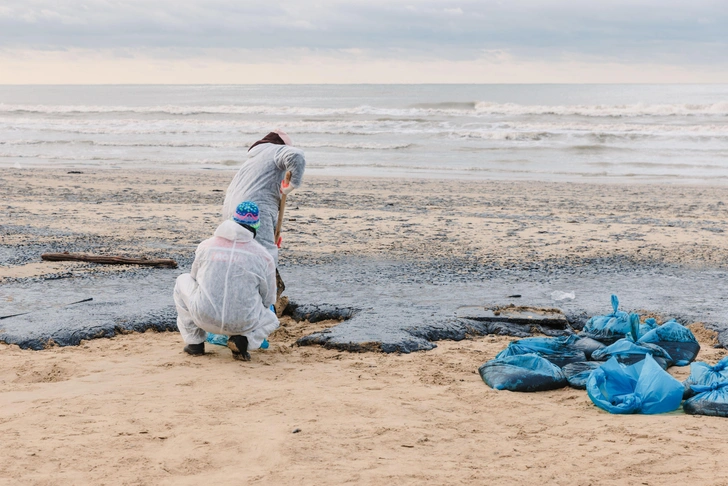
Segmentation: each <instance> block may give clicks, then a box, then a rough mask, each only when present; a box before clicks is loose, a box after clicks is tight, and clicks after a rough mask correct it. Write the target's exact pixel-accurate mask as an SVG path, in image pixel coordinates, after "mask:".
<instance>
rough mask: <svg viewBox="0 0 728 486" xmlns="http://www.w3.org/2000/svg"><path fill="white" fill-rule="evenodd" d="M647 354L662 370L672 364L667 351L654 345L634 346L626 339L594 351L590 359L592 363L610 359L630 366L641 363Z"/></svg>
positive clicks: (634, 344)
mask: <svg viewBox="0 0 728 486" xmlns="http://www.w3.org/2000/svg"><path fill="white" fill-rule="evenodd" d="M648 354H649V355H652V357H653V358H654V359H655V361H656V362H657V364H659V365H660V368H662V369H663V370H666V369H667V368H668V366H670V365H671V364H672V358H671V357H670V355H669V354H668V353H667V351H665V350H664V349H662V348H661V347H659V346H657V345H656V344H651V343H644V344H636V343H634V342H632V340H630V339H628V338H623V339H620V340H619V341H617V342H616V343H614V344H610V345H609V346H607V347H605V348H603V349H599V350H597V351H594V353H592V359H593V360H594V361H606V360H608V359H610V358H616V359H617V361H619V362H620V363H622V364H626V365H630V364H634V363H637V362H638V361H642V360H643V359H645V356H647V355H648Z"/></svg>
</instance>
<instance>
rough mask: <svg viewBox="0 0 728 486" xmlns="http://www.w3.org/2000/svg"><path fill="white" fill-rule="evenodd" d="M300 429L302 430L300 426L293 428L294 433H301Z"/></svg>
mask: <svg viewBox="0 0 728 486" xmlns="http://www.w3.org/2000/svg"><path fill="white" fill-rule="evenodd" d="M300 431H301V429H299V428H295V429H293V433H294V434H297V433H299V432H300Z"/></svg>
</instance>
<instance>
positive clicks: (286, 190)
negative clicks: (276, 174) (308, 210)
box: [280, 179, 294, 196]
mask: <svg viewBox="0 0 728 486" xmlns="http://www.w3.org/2000/svg"><path fill="white" fill-rule="evenodd" d="M293 189H294V188H293V186H292V185H291V183H290V182H286V180H285V179H283V180H282V181H281V189H280V191H281V195H282V196H287V195H289V194H290V193H291V191H293Z"/></svg>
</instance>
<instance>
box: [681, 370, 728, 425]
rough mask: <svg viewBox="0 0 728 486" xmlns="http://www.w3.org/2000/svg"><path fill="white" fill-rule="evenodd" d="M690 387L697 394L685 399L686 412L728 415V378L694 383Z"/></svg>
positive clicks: (719, 415) (684, 408) (717, 415)
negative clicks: (714, 381) (706, 382)
mask: <svg viewBox="0 0 728 486" xmlns="http://www.w3.org/2000/svg"><path fill="white" fill-rule="evenodd" d="M690 388H692V390H693V392H694V393H695V394H696V395H695V396H694V397H692V398H689V399H687V400H685V404H684V405H683V410H685V413H689V414H691V415H712V416H714V417H728V378H725V379H724V381H721V382H716V383H712V384H710V385H693V386H691V387H690Z"/></svg>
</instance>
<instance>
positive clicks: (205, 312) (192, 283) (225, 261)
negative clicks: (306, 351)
mask: <svg viewBox="0 0 728 486" xmlns="http://www.w3.org/2000/svg"><path fill="white" fill-rule="evenodd" d="M259 227H260V218H259V211H258V206H257V205H256V204H255V203H253V202H250V201H245V202H243V203H241V204H239V205H238V206H237V208H236V210H235V212H234V213H233V215H232V217H231V218H230V219H228V220H227V221H223V223H222V224H221V225H220V226H218V228H217V229H216V230H215V236H213V237H212V238H209V239H207V240H205V241H203V242H202V243H200V245H199V246H198V247H197V251H196V252H195V261H194V262H193V263H192V270H191V271H190V273H183V274H182V275H180V276H179V277H177V283H176V285H175V287H174V302H175V304H176V306H177V328H178V329H179V332H180V334H182V338H183V339H184V342H185V344H186V346H185V348H184V351H185V352H186V353H187V354H191V355H201V354H205V338H206V337H207V333H208V332H211V333H215V334H224V335H227V336H230V337H229V339H228V347H229V348H230V349H231V350H232V352H233V358H235V359H238V360H242V361H250V354H248V349H258V348H259V347H260V345H261V343H262V342H263V341H264V340H265V339H266V338H267V337H268V335H269V334H270V333H271V332H273V331H275V330H276V329H277V328H278V318H277V317H276V315H275V313H274V312H271V311H270V309H269V306H270V305H272V304H273V303H275V300H276V274H275V263H274V262H273V257H272V256H271V254H270V253H269V252H268V251H266V249H265V248H263V246H262V245H261V244H260V243H258V242H257V241H255V239H254V238H255V236H256V232H257V230H258V228H259Z"/></svg>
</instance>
